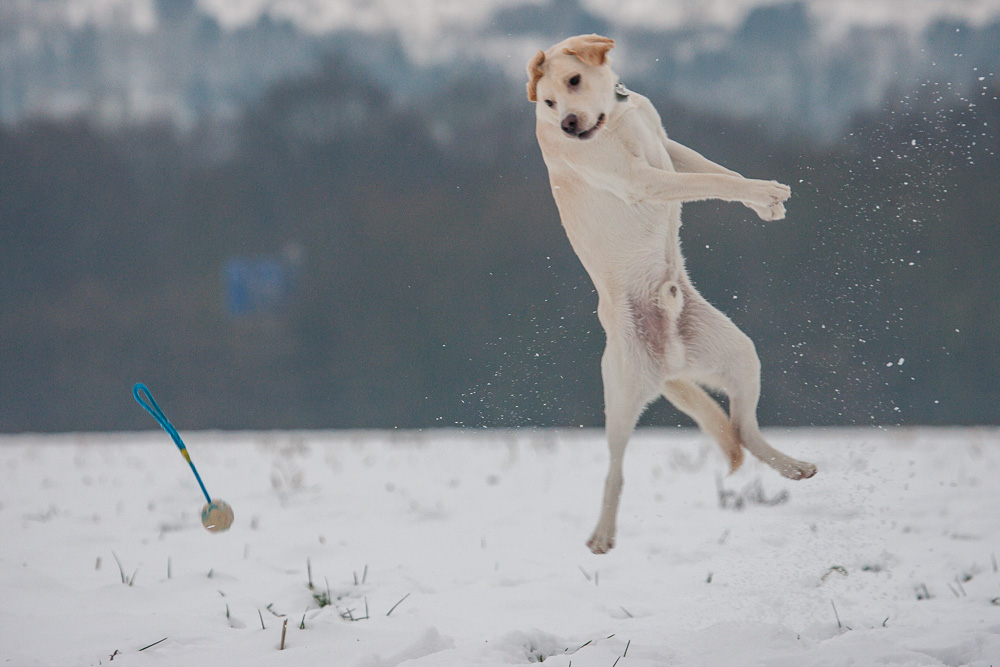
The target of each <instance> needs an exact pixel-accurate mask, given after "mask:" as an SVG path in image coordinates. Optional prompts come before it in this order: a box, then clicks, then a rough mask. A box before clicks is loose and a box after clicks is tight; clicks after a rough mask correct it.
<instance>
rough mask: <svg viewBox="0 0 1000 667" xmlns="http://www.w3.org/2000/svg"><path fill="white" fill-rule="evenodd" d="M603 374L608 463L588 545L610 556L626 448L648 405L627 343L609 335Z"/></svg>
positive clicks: (602, 368)
mask: <svg viewBox="0 0 1000 667" xmlns="http://www.w3.org/2000/svg"><path fill="white" fill-rule="evenodd" d="M601 375H602V378H603V380H604V414H605V418H604V428H605V430H606V432H607V438H608V450H609V461H608V476H607V478H606V479H605V481H604V499H603V502H602V505H601V516H600V519H598V521H597V528H596V529H595V530H594V534H593V535H592V536H591V538H590V540H588V541H587V546H588V547H590V550H591V551H593V552H594V553H595V554H603V553H607V552H608V551H610V550H611V549H612V548H613V547H614V546H615V532H616V530H617V520H618V501H619V499H620V498H621V492H622V484H623V481H624V480H623V464H624V461H625V447H626V446H627V445H628V440H629V437H630V436H631V435H632V431H633V430H634V429H635V423H636V421H637V420H638V419H639V414H640V413H641V412H642V409H643V408H644V407H645V405H646V403H647V402H648V398H646V396H645V395H644V394H643V393H642V380H641V377H642V376H641V372H640V371H639V369H638V367H637V364H635V363H633V362H631V357H630V355H629V350H628V349H627V346H626V344H625V343H624V341H616V340H615V337H614V336H613V335H612V334H610V333H609V335H608V345H607V347H606V348H605V350H604V356H603V358H602V359H601Z"/></svg>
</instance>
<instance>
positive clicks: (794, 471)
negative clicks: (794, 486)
mask: <svg viewBox="0 0 1000 667" xmlns="http://www.w3.org/2000/svg"><path fill="white" fill-rule="evenodd" d="M778 472H780V473H781V474H782V475H783V476H784V477H787V478H788V479H809V478H810V477H812V476H813V475H815V474H816V465H815V464H813V463H806V462H805V461H791V462H789V463H787V464H786V465H783V466H781V468H780V469H779V470H778Z"/></svg>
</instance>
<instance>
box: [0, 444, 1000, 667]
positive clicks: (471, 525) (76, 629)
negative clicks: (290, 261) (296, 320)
mask: <svg viewBox="0 0 1000 667" xmlns="http://www.w3.org/2000/svg"><path fill="white" fill-rule="evenodd" d="M182 435H183V436H184V439H185V442H186V443H187V445H188V448H189V450H190V451H191V454H192V456H193V458H194V461H195V463H196V465H197V466H198V469H199V471H200V472H201V474H202V476H203V478H204V480H205V483H206V485H207V487H208V490H209V491H210V492H212V493H213V495H217V496H219V497H222V498H224V499H226V500H228V501H229V502H230V503H231V504H232V505H233V507H234V509H235V512H236V523H235V524H234V526H233V528H232V530H230V531H229V532H228V533H223V534H210V533H208V532H206V531H205V530H204V529H203V528H202V527H201V525H200V521H199V510H200V508H201V505H202V504H203V502H204V499H203V498H201V495H200V492H199V490H198V488H197V486H196V482H195V480H194V477H193V475H191V473H190V470H188V468H187V466H186V464H185V463H184V461H183V460H182V459H181V457H180V456H179V455H178V453H177V451H176V449H175V448H174V445H173V443H172V442H171V441H170V439H169V438H168V437H167V436H166V434H165V433H163V432H152V431H151V432H149V433H142V434H111V435H64V436H4V437H0V665H17V666H18V667H26V666H30V665H58V666H63V665H110V664H113V665H185V666H189V667H200V666H212V667H222V666H225V665H240V666H242V667H249V666H250V665H264V666H267V665H296V666H309V665H324V666H325V665H345V666H358V667H388V666H394V665H403V664H405V665H410V666H413V667H416V666H418V665H422V666H435V667H438V666H442V667H449V666H462V667H468V666H472V665H524V664H531V663H536V662H542V661H544V662H546V663H547V664H552V665H558V666H563V667H566V666H568V665H570V664H572V665H573V666H574V667H586V666H588V665H596V666H600V667H612V666H613V665H615V664H616V663H617V665H618V667H638V666H649V665H769V666H777V665H787V666H802V665H837V666H841V665H949V666H954V665H980V666H987V665H1000V573H998V571H997V570H998V568H997V559H998V558H1000V511H998V509H1000V431H998V430H996V429H943V430H942V429H913V430H909V429H907V430H903V429H896V430H875V429H829V430H819V429H815V430H813V429H810V430H772V431H770V432H769V433H768V434H767V435H768V436H769V437H770V438H771V440H772V442H773V443H774V444H775V445H776V446H777V447H778V448H779V449H783V450H786V451H787V452H789V453H790V454H792V455H794V456H799V457H802V458H806V459H808V460H812V461H815V462H816V463H817V464H818V465H819V468H820V473H819V475H817V477H816V478H814V479H811V480H807V481H804V482H789V481H786V480H784V479H782V478H780V477H779V476H778V475H777V474H775V473H774V472H772V471H771V470H769V469H767V468H766V467H765V466H763V465H761V464H759V463H757V462H755V461H749V462H748V464H747V465H746V466H745V468H744V469H743V470H742V471H740V472H739V473H738V474H736V475H735V476H731V477H725V478H721V482H720V481H719V479H720V478H719V477H718V476H719V474H720V472H721V471H722V470H723V462H722V459H721V455H719V454H718V453H717V452H716V451H715V450H714V449H713V448H712V447H711V446H709V443H707V442H706V441H705V439H704V438H703V437H702V436H701V435H699V434H698V433H697V432H695V431H691V430H686V429H675V430H643V431H640V432H639V433H638V434H637V436H636V438H635V440H634V441H633V444H632V446H631V448H630V450H629V454H628V458H627V460H626V485H625V492H624V497H623V502H622V512H621V521H620V534H619V539H618V546H617V548H616V549H615V550H614V551H612V552H611V553H610V554H608V555H606V556H594V555H591V554H590V553H589V552H588V551H587V550H586V548H585V547H584V542H585V540H586V538H587V537H588V535H589V532H590V530H591V529H592V527H593V522H594V521H595V520H596V517H597V509H598V508H597V505H598V502H599V497H600V491H601V484H602V480H603V476H604V472H605V457H606V454H605V448H604V444H603V440H602V435H601V433H600V432H598V431H530V430H525V431H500V432H496V431H480V432H463V431H428V432H389V433H386V432H369V433H363V432H348V433H313V432H300V433H238V434H218V433H184V432H183V430H182ZM720 483H721V487H719V486H718V485H719V484H720ZM720 500H721V501H723V502H722V503H720ZM722 504H725V505H726V506H727V507H722V506H721V505H722ZM119 562H120V567H119V564H118V563H119ZM310 577H311V581H312V584H313V587H312V589H310V587H309V581H310ZM123 580H124V581H123ZM326 603H329V604H326ZM285 620H287V629H286V630H285V633H286V634H285V643H284V650H281V649H280V645H281V635H282V626H283V624H284V621H285ZM155 642H159V643H155ZM154 643H155V644H154ZM150 645H152V646H150ZM147 646H148V647H149V648H145V647H147ZM143 649H144V650H143Z"/></svg>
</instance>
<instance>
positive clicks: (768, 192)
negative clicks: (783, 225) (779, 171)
mask: <svg viewBox="0 0 1000 667" xmlns="http://www.w3.org/2000/svg"><path fill="white" fill-rule="evenodd" d="M752 183H753V185H752V187H751V192H750V197H749V198H748V200H747V201H746V202H745V203H746V205H747V206H749V207H750V208H752V209H753V210H754V212H755V213H756V214H757V215H759V216H760V217H761V219H762V220H781V219H782V218H784V217H785V207H784V205H783V204H782V202H784V201H785V200H787V199H788V198H789V197H791V196H792V189H791V188H790V187H788V186H787V185H784V184H782V183H778V182H777V181H757V180H754V181H752Z"/></svg>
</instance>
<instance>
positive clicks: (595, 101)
mask: <svg viewBox="0 0 1000 667" xmlns="http://www.w3.org/2000/svg"><path fill="white" fill-rule="evenodd" d="M614 45H615V41H614V40H613V39H609V38H607V37H601V36H600V35H580V36H577V37H570V38H569V39H566V40H564V41H562V42H559V43H558V44H556V45H555V46H553V47H552V48H550V49H549V50H548V51H539V52H538V53H537V54H536V55H535V57H534V58H532V59H531V61H530V62H529V63H528V99H529V100H531V101H532V102H535V104H536V105H537V116H538V118H539V120H540V121H543V122H548V123H552V124H553V125H556V126H558V127H559V128H560V129H561V130H562V132H563V134H564V135H565V136H566V137H567V138H568V139H574V140H576V139H583V140H585V139H590V138H592V137H593V136H594V135H596V134H597V133H598V132H599V131H600V130H601V128H602V127H603V126H604V123H605V122H606V121H607V119H608V116H609V115H610V114H611V111H612V109H613V108H614V105H615V103H616V97H615V86H616V85H617V83H618V77H617V76H616V75H615V73H614V72H613V71H611V64H610V61H609V58H608V51H610V50H611V49H612V47H614Z"/></svg>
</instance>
